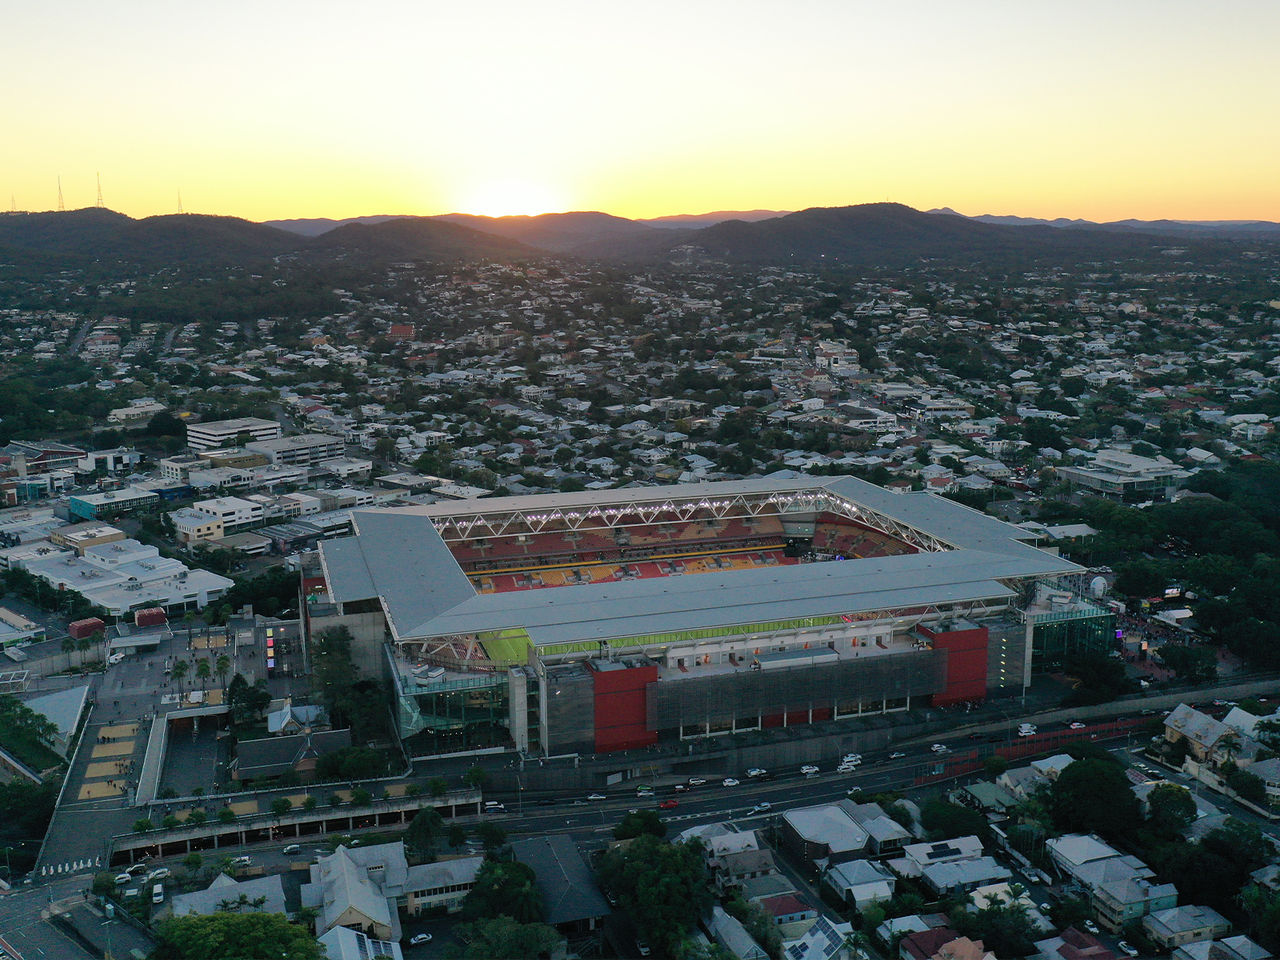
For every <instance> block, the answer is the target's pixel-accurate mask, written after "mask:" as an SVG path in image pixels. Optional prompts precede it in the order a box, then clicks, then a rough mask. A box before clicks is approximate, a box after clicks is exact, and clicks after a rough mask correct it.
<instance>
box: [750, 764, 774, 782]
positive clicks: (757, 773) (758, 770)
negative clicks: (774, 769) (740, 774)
mask: <svg viewBox="0 0 1280 960" xmlns="http://www.w3.org/2000/svg"><path fill="white" fill-rule="evenodd" d="M768 772H769V771H768V770H766V769H764V767H752V768H751V769H750V770H748V771H747V776H748V777H750V778H751V779H753V780H754V779H755V778H756V777H763V776H764V775H765V774H766V773H768Z"/></svg>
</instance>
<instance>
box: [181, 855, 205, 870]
mask: <svg viewBox="0 0 1280 960" xmlns="http://www.w3.org/2000/svg"><path fill="white" fill-rule="evenodd" d="M203 863H204V857H202V856H200V854H199V853H197V852H196V851H195V850H192V851H191V852H190V853H188V854H187V855H186V856H185V857H183V858H182V865H183V866H184V867H186V868H187V869H188V870H191V871H192V872H194V871H196V870H199V869H200V866H201V865H202V864H203Z"/></svg>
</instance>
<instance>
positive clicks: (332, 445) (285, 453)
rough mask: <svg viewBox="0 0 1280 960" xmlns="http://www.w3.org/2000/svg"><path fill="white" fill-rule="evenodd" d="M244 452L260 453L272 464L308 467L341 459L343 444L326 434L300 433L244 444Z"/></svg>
mask: <svg viewBox="0 0 1280 960" xmlns="http://www.w3.org/2000/svg"><path fill="white" fill-rule="evenodd" d="M245 449H246V450H252V451H253V452H254V453H260V454H262V455H263V456H265V457H266V458H267V459H268V460H270V461H271V462H272V463H273V464H277V465H281V466H293V465H296V464H302V465H306V466H310V465H311V464H316V463H320V462H321V461H324V460H336V459H339V458H341V457H342V452H343V450H344V449H345V443H344V442H343V439H342V438H341V437H335V436H330V435H329V434H327V433H301V434H298V435H296V436H292V437H276V438H275V439H271V440H256V441H254V442H253V443H247V444H245Z"/></svg>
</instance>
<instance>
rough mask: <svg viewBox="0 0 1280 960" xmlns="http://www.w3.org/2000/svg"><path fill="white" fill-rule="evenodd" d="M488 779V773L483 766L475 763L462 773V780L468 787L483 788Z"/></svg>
mask: <svg viewBox="0 0 1280 960" xmlns="http://www.w3.org/2000/svg"><path fill="white" fill-rule="evenodd" d="M488 780H489V773H488V771H486V770H485V768H484V767H482V766H479V765H476V766H474V767H472V768H471V769H470V770H468V771H467V772H466V773H464V774H463V775H462V782H463V783H465V784H466V785H467V786H469V787H474V788H475V789H477V790H483V789H484V785H485V784H486V783H487V782H488Z"/></svg>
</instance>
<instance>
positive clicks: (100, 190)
mask: <svg viewBox="0 0 1280 960" xmlns="http://www.w3.org/2000/svg"><path fill="white" fill-rule="evenodd" d="M98 209H99V210H101V209H102V174H98Z"/></svg>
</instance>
